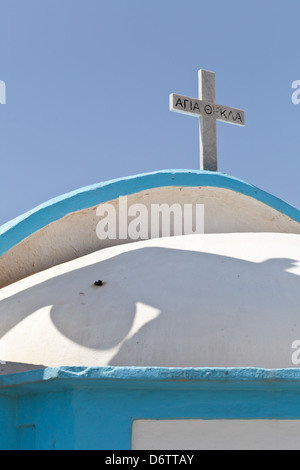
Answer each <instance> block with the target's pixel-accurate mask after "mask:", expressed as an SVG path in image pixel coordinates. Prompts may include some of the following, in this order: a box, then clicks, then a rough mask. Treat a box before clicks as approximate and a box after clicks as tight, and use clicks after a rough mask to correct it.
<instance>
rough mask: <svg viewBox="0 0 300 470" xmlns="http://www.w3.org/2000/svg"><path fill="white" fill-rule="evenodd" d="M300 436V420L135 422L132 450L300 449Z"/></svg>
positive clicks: (173, 420)
mask: <svg viewBox="0 0 300 470" xmlns="http://www.w3.org/2000/svg"><path fill="white" fill-rule="evenodd" d="M299 435H300V421H299V420H275V419H273V420H270V419H264V420H259V419H258V420H257V419H255V420H227V419H224V420H201V419H181V420H176V419H172V420H135V421H133V425H132V445H131V448H132V449H134V450H144V449H147V450H300V440H299ZM189 455H193V454H192V453H191V454H189ZM187 462H188V459H187Z"/></svg>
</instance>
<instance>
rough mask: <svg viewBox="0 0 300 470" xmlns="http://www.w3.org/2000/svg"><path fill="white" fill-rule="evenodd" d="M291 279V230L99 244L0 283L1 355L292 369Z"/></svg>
mask: <svg viewBox="0 0 300 470" xmlns="http://www.w3.org/2000/svg"><path fill="white" fill-rule="evenodd" d="M98 279H101V280H102V281H103V282H104V285H103V286H101V287H96V286H94V281H96V280H98ZM299 283H300V235H297V234H280V233H235V234H205V235H186V236H179V237H166V238H161V239H156V240H145V241H139V242H135V243H130V244H126V245H119V246H115V247H109V248H106V249H102V250H99V251H97V252H94V253H91V254H89V255H86V256H83V257H80V258H78V259H74V260H72V261H69V262H66V263H63V264H60V265H58V266H55V267H53V268H50V269H47V270H45V271H42V272H39V273H37V274H34V275H32V276H29V277H27V278H26V279H23V280H20V281H18V282H15V283H13V284H11V285H9V286H7V287H4V288H2V289H1V290H0V355H2V357H0V360H4V361H11V362H23V363H30V364H43V365H45V366H64V365H72V366H74V365H86V366H88V365H95V366H101V365H119V366H161V367H163V366H165V367H264V368H294V367H295V365H294V364H293V363H292V354H293V353H295V351H294V350H293V349H292V343H293V342H294V341H295V340H299V339H300V316H299V305H300V289H299Z"/></svg>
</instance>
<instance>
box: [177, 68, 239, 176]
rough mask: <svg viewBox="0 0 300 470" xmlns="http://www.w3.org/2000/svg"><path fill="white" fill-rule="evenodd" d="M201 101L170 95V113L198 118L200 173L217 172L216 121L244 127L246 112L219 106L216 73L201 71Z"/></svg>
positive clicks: (199, 75) (199, 80) (199, 76)
mask: <svg viewBox="0 0 300 470" xmlns="http://www.w3.org/2000/svg"><path fill="white" fill-rule="evenodd" d="M198 86H199V99H194V98H189V97H187V96H182V95H176V94H175V93H172V94H171V95H170V111H176V112H177V113H184V114H190V115H191V116H196V117H198V118H199V135H200V170H208V171H217V170H218V160H217V122H216V121H217V120H219V121H225V122H229V123H231V124H237V125H238V126H244V125H245V115H244V111H242V110H240V109H235V108H229V107H228V106H221V105H217V104H216V81H215V74H214V72H209V71H207V70H199V71H198Z"/></svg>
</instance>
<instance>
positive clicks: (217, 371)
mask: <svg viewBox="0 0 300 470" xmlns="http://www.w3.org/2000/svg"><path fill="white" fill-rule="evenodd" d="M52 381H53V382H54V383H55V384H59V382H65V381H68V382H74V385H75V383H77V384H78V385H79V386H80V382H83V383H82V385H83V386H84V387H86V386H87V383H90V384H92V382H96V381H97V382H99V381H101V382H109V383H110V385H112V384H113V383H115V384H116V387H117V388H118V387H119V384H120V382H126V381H130V382H131V383H134V382H135V383H137V382H143V383H145V384H147V383H148V384H150V383H153V384H155V383H160V384H161V383H162V382H164V383H166V384H168V383H169V384H172V383H175V382H177V383H181V384H184V383H188V382H191V383H194V384H197V383H198V384H200V383H204V382H206V383H213V382H218V383H234V382H236V383H248V384H250V383H254V382H255V383H257V384H260V383H261V384H280V383H285V384H288V383H291V384H292V383H297V387H299V385H300V369H261V368H254V367H247V368H230V367H229V368H209V367H208V368H203V367H199V368H192V367H188V368H180V367H135V366H132V367H114V366H103V367H82V366H68V367H47V368H45V369H36V370H31V371H26V372H18V373H15V374H7V375H1V376H0V395H1V394H2V393H3V392H4V391H5V389H10V390H11V389H13V388H19V387H21V388H22V389H23V390H25V389H26V385H28V386H29V388H30V390H32V386H33V384H39V383H41V382H44V383H46V382H52Z"/></svg>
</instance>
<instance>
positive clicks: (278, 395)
mask: <svg viewBox="0 0 300 470" xmlns="http://www.w3.org/2000/svg"><path fill="white" fill-rule="evenodd" d="M299 385H300V369H278V370H266V369H256V368H245V369H242V368H228V369H225V368H218V369H212V368H160V367H154V368H153V367H149V368H147V367H143V368H140V367H110V366H108V367H59V368H46V369H40V370H34V371H29V372H21V373H17V374H11V375H6V376H0V404H1V405H2V406H1V407H0V422H1V426H0V450H1V449H8V448H13V449H17V448H19V447H20V444H19V442H18V433H20V431H22V429H23V428H24V426H27V427H28V426H31V427H32V428H33V427H35V429H36V439H35V448H36V449H37V450H47V449H53V448H54V447H53V445H54V444H55V448H56V449H57V450H59V449H61V450H64V449H74V450H75V449H76V450H80V449H83V450H89V449H91V450H93V449H104V450H110V449H112V450H122V449H130V447H131V429H132V423H133V421H134V420H135V419H297V420H299V419H300V408H299V390H300V387H299ZM1 427H2V429H5V433H4V432H2V434H1ZM8 430H9V433H8ZM25 437H26V436H25ZM26 445H31V443H30V442H29V444H28V441H27V440H26V439H25V442H24V443H21V448H23V447H24V448H26ZM22 446H23V447H22Z"/></svg>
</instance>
